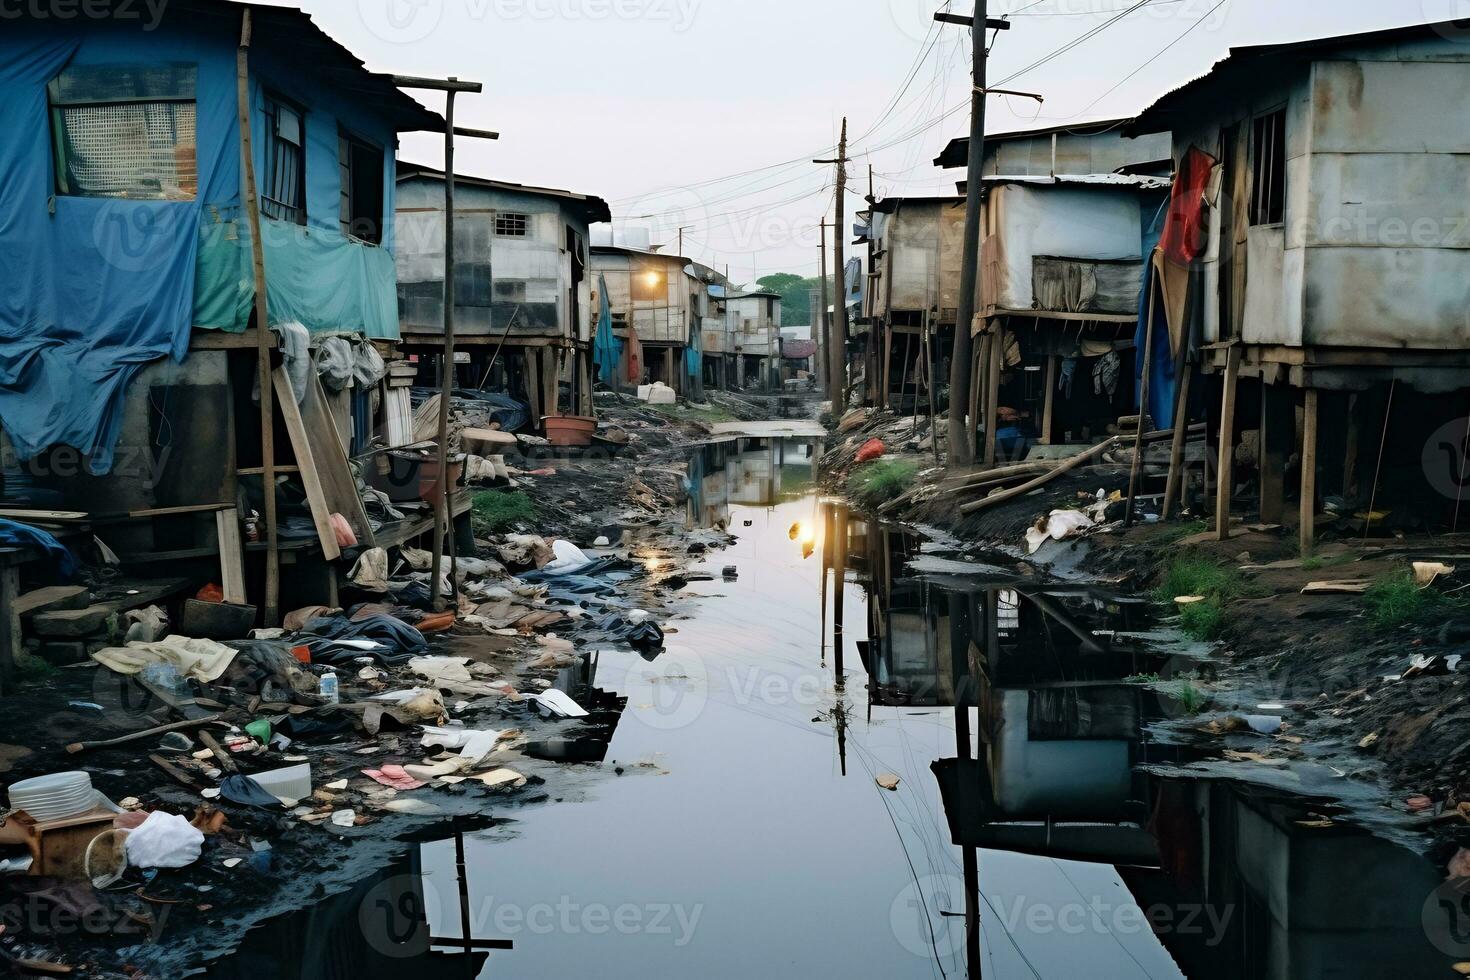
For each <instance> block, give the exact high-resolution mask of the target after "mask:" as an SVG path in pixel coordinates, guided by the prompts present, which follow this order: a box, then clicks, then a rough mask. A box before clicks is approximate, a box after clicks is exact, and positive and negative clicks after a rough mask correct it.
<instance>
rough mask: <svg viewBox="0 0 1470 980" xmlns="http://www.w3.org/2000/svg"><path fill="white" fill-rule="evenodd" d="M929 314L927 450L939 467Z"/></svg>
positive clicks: (926, 334) (926, 323)
mask: <svg viewBox="0 0 1470 980" xmlns="http://www.w3.org/2000/svg"><path fill="white" fill-rule="evenodd" d="M929 326H930V324H929V314H928V313H925V314H924V376H925V377H926V378H928V379H929V384H928V385H927V388H928V391H929V448H931V449H932V450H934V465H935V466H938V465H939V429H938V425H937V423H936V422H935V416H934V387H935V383H936V382H937V380H938V379H937V378H935V377H934V374H935V371H934V369H935V368H936V367H937V366H938V365H936V364H935V363H934V344H933V341H932V340H931V338H930V335H929Z"/></svg>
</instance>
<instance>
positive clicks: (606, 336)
mask: <svg viewBox="0 0 1470 980" xmlns="http://www.w3.org/2000/svg"><path fill="white" fill-rule="evenodd" d="M592 359H593V360H594V361H595V362H596V363H597V373H598V375H599V376H600V377H601V378H602V382H603V384H608V385H611V384H613V383H614V379H615V378H616V377H617V373H618V365H619V364H621V363H622V361H623V342H622V341H621V340H619V339H618V338H617V336H616V335H614V334H613V328H612V309H611V308H610V307H609V306H608V304H607V277H606V276H604V275H602V274H601V273H599V274H598V276H597V336H596V338H595V339H594V340H593V342H592Z"/></svg>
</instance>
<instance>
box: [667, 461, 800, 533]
mask: <svg viewBox="0 0 1470 980" xmlns="http://www.w3.org/2000/svg"><path fill="white" fill-rule="evenodd" d="M821 455H822V444H821V442H820V441H818V440H814V439H727V440H723V441H720V442H712V443H709V444H708V445H705V446H702V447H700V449H699V450H698V451H697V452H695V453H694V454H693V455H692V456H691V457H690V460H689V473H688V478H687V481H686V489H687V491H688V496H689V502H688V516H687V524H688V526H689V527H691V528H695V527H701V528H709V527H718V528H724V527H728V526H729V524H730V506H731V505H732V504H734V505H745V506H756V507H764V506H769V505H771V504H775V503H777V502H778V501H780V500H784V499H789V498H791V497H794V496H799V495H801V494H803V493H807V492H809V491H810V490H811V488H812V485H813V484H814V483H815V482H816V479H817V462H818V460H819V459H820V458H821Z"/></svg>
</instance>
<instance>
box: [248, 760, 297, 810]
mask: <svg viewBox="0 0 1470 980" xmlns="http://www.w3.org/2000/svg"><path fill="white" fill-rule="evenodd" d="M250 778H251V779H253V780H255V781H256V782H257V783H259V784H260V788H261V789H263V790H265V791H266V792H267V793H269V794H270V795H272V796H274V797H275V798H276V799H278V800H296V801H300V800H304V799H306V798H307V797H309V796H311V766H310V765H308V764H306V763H302V764H301V765H299V766H287V767H286V768H284V769H272V770H270V771H268V772H258V773H256V774H255V775H253V776H251V777H250Z"/></svg>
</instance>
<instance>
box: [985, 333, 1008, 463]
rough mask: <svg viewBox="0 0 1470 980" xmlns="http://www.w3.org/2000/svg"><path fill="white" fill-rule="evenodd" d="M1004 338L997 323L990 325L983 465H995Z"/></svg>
mask: <svg viewBox="0 0 1470 980" xmlns="http://www.w3.org/2000/svg"><path fill="white" fill-rule="evenodd" d="M1005 356H1006V354H1005V338H1004V335H1003V334H1002V333H1001V327H1000V324H999V323H998V322H992V323H991V325H990V360H989V368H988V369H987V371H986V380H985V465H986V466H994V465H995V451H996V446H995V436H996V430H997V429H998V428H999V427H1000V367H1001V364H1002V363H1004V361H1005Z"/></svg>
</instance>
